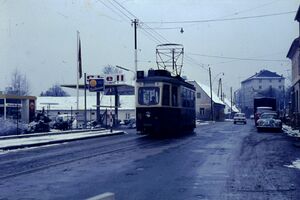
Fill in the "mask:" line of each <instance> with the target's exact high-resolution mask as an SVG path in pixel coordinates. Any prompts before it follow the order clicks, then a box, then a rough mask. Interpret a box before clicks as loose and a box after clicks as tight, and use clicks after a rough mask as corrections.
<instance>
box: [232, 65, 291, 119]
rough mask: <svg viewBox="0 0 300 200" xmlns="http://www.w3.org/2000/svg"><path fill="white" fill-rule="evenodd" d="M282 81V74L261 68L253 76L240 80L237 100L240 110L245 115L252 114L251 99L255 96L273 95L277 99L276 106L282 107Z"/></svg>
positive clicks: (283, 89)
mask: <svg viewBox="0 0 300 200" xmlns="http://www.w3.org/2000/svg"><path fill="white" fill-rule="evenodd" d="M284 82H285V78H284V77H283V75H278V74H277V73H276V72H271V71H269V70H265V69H263V70H261V71H260V72H258V73H255V74H254V75H253V76H250V77H249V78H247V79H245V80H244V81H242V82H241V89H240V90H239V94H238V96H239V97H238V98H237V100H238V101H239V102H237V103H238V105H239V107H240V108H241V110H242V112H244V113H245V114H246V116H247V117H249V116H250V115H252V114H253V112H254V111H253V110H254V109H253V100H254V98H256V97H274V98H276V100H277V108H278V109H279V110H280V109H283V108H284V91H285V88H284Z"/></svg>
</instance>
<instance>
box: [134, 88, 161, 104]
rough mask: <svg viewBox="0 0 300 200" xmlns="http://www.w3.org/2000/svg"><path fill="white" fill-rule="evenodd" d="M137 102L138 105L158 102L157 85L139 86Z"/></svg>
mask: <svg viewBox="0 0 300 200" xmlns="http://www.w3.org/2000/svg"><path fill="white" fill-rule="evenodd" d="M138 95H139V104H140V105H157V104H158V103H159V88H158V87H142V88H139V94H138Z"/></svg>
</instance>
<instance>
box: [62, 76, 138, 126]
mask: <svg viewBox="0 0 300 200" xmlns="http://www.w3.org/2000/svg"><path fill="white" fill-rule="evenodd" d="M84 83H85V84H79V85H78V89H80V90H84V91H85V92H84V94H85V97H86V91H87V90H88V91H89V92H95V93H96V105H95V107H96V116H97V117H96V118H97V122H100V121H101V115H100V108H104V107H105V108H106V109H107V108H109V109H110V110H112V109H114V119H113V122H114V125H117V123H118V108H119V101H120V96H122V95H134V86H132V85H129V84H126V83H125V81H124V75H123V74H112V75H105V76H100V75H86V74H85V76H84ZM61 87H66V88H72V89H76V88H77V85H76V84H65V85H61ZM100 93H103V95H113V96H114V103H112V102H111V105H110V106H108V107H107V106H101V102H100ZM110 117H112V114H111V113H110ZM85 118H86V114H85Z"/></svg>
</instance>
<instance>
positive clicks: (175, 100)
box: [172, 86, 178, 106]
mask: <svg viewBox="0 0 300 200" xmlns="http://www.w3.org/2000/svg"><path fill="white" fill-rule="evenodd" d="M172 106H178V89H177V87H176V86H172Z"/></svg>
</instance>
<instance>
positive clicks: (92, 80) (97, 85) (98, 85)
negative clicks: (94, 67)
mask: <svg viewBox="0 0 300 200" xmlns="http://www.w3.org/2000/svg"><path fill="white" fill-rule="evenodd" d="M87 84H88V88H89V91H90V92H102V91H104V79H103V78H102V77H100V76H91V75H90V76H87Z"/></svg>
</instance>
